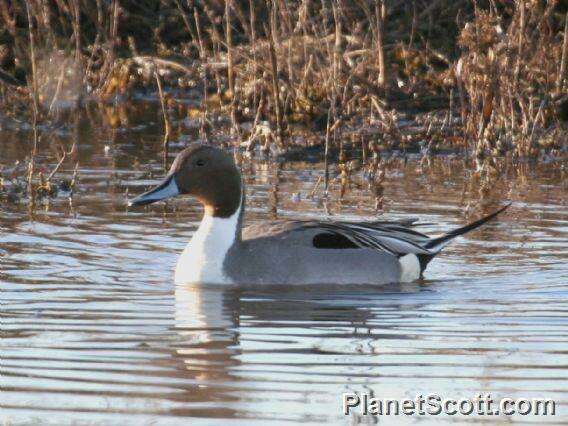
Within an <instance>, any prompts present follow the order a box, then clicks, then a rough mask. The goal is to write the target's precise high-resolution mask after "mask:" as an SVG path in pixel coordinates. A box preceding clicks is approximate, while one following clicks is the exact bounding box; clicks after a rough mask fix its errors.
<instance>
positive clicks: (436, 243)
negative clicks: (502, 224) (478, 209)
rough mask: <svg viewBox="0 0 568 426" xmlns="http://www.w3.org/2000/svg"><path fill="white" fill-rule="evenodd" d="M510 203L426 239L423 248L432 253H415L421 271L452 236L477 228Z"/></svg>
mask: <svg viewBox="0 0 568 426" xmlns="http://www.w3.org/2000/svg"><path fill="white" fill-rule="evenodd" d="M510 205H511V203H509V204H507V205H506V206H505V207H502V208H500V209H499V210H497V211H496V212H493V213H491V214H490V215H487V216H485V217H482V218H481V219H479V220H476V221H475V222H472V223H470V224H468V225H465V226H462V227H461V228H457V229H454V230H453V231H450V232H448V233H447V234H444V235H442V236H441V237H438V238H432V239H431V240H430V241H428V242H427V243H426V244H425V245H424V248H427V249H432V251H433V252H434V253H432V254H418V255H417V256H418V261H419V262H420V269H421V273H422V272H424V270H425V269H426V266H428V263H430V261H431V260H432V259H434V257H435V256H436V255H437V254H438V253H439V252H440V250H442V248H443V247H444V246H445V245H446V244H448V243H449V242H450V241H451V240H453V239H454V238H456V237H458V236H460V235H463V234H465V233H466V232H469V231H472V230H474V229H475V228H479V227H480V226H481V225H483V224H484V223H486V222H488V221H490V220H491V219H493V218H494V217H495V216H497V215H498V214H499V213H501V212H503V211H504V210H506V209H507V207H509V206H510Z"/></svg>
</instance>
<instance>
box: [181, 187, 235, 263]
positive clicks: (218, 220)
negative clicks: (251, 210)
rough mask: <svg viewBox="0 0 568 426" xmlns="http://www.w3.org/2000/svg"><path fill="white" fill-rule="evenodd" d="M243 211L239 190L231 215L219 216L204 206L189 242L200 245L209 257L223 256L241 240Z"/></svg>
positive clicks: (212, 209)
mask: <svg viewBox="0 0 568 426" xmlns="http://www.w3.org/2000/svg"><path fill="white" fill-rule="evenodd" d="M244 209H245V196H244V190H241V196H240V202H239V204H238V206H237V208H236V209H234V210H233V212H232V213H230V214H228V215H225V216H219V215H217V214H215V213H216V209H215V208H212V207H211V206H205V214H204V215H203V218H202V219H201V223H200V224H199V227H198V228H197V231H195V233H194V234H193V238H192V239H191V242H192V243H194V244H198V245H201V246H202V247H203V249H204V250H205V251H207V252H209V253H210V254H211V255H214V253H219V254H222V255H224V254H225V253H226V252H227V251H228V250H229V248H231V246H232V245H233V244H234V243H236V242H239V241H240V240H241V228H242V218H243V214H244Z"/></svg>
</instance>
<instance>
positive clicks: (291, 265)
mask: <svg viewBox="0 0 568 426" xmlns="http://www.w3.org/2000/svg"><path fill="white" fill-rule="evenodd" d="M178 195H189V196H192V197H194V198H196V199H197V200H198V201H199V202H200V203H201V204H202V205H203V206H204V213H203V217H202V219H201V222H200V224H199V226H198V228H197V230H196V231H195V232H194V234H193V236H192V238H191V240H190V241H189V243H188V244H187V246H186V247H185V249H184V250H183V252H182V253H181V255H180V256H179V258H178V262H177V266H176V268H175V283H176V284H221V285H226V284H229V285H234V284H237V285H240V284H244V285H265V284H275V285H292V284H300V285H308V284H388V283H406V282H412V281H415V280H418V279H420V278H422V277H423V274H424V271H425V269H426V267H427V266H428V264H429V262H430V261H431V260H432V259H433V258H434V257H435V256H436V255H438V254H439V253H440V252H441V250H442V249H443V248H444V247H445V246H446V245H447V244H448V243H449V242H451V241H452V240H453V239H455V238H456V237H458V236H460V235H463V234H465V233H466V232H469V231H472V230H474V229H476V228H478V227H480V226H481V225H483V224H485V223H487V222H488V221H489V220H491V219H493V218H494V217H496V216H497V215H498V214H500V213H501V212H503V211H504V210H505V209H506V208H507V207H508V206H509V205H506V206H505V207H502V208H500V209H499V210H497V211H495V212H493V213H491V214H489V215H487V216H485V217H482V218H481V219H479V220H477V221H475V222H472V223H469V224H468V225H465V226H462V227H459V228H456V229H453V230H450V231H449V232H446V233H444V234H443V235H441V236H437V237H430V236H428V235H425V234H423V233H421V232H419V231H417V230H416V229H415V226H416V220H398V221H330V220H284V221H282V220H280V221H269V222H263V223H257V224H254V225H251V226H247V227H243V216H244V213H245V186H244V182H243V179H242V177H241V173H240V171H239V169H238V168H237V166H236V164H235V162H234V160H233V156H231V155H230V154H229V153H228V152H226V151H224V150H223V149H221V148H217V147H215V146H211V145H197V146H190V147H188V148H185V149H184V150H182V151H181V152H180V153H179V154H178V155H177V156H176V158H175V160H174V162H173V163H172V165H171V168H170V170H169V172H168V173H167V175H166V176H165V178H164V179H163V180H162V181H161V183H159V184H158V185H157V186H156V187H154V188H153V189H151V190H149V191H147V192H144V193H143V194H141V195H139V196H137V197H135V198H133V199H132V200H130V202H129V203H128V205H129V206H130V207H135V206H143V205H148V204H152V203H155V202H158V201H162V200H166V199H168V198H172V197H176V196H178Z"/></svg>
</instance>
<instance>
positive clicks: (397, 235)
mask: <svg viewBox="0 0 568 426" xmlns="http://www.w3.org/2000/svg"><path fill="white" fill-rule="evenodd" d="M414 222H415V220H404V221H380V222H327V221H283V222H270V223H264V224H262V225H256V226H255V225H253V226H250V227H247V228H245V229H244V230H243V239H245V240H246V239H251V238H265V237H272V238H274V237H280V238H282V239H291V240H293V241H294V242H295V243H296V244H298V243H304V244H310V245H311V246H313V247H315V248H320V249H342V248H370V249H373V250H378V251H382V252H387V253H390V254H393V255H395V256H404V255H406V254H409V253H414V254H425V255H432V254H433V253H434V252H433V251H432V250H429V249H427V248H425V247H424V244H425V243H426V242H428V241H430V238H429V237H428V236H427V235H424V234H422V233H420V232H418V231H416V230H414V229H411V228H410V226H412V225H413V224H414ZM290 242H291V241H290Z"/></svg>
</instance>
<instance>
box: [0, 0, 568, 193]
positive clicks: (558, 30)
mask: <svg viewBox="0 0 568 426" xmlns="http://www.w3.org/2000/svg"><path fill="white" fill-rule="evenodd" d="M566 16H567V5H566V2H563V1H555V0H548V1H547V0H540V1H536V0H488V1H482V0H458V1H451V2H450V1H422V0H414V1H411V2H407V1H394V0H391V1H388V0H375V1H366V0H363V1H356V2H344V1H341V0H330V1H311V0H304V1H291V2H285V1H279V0H272V1H257V0H248V1H244V0H243V1H237V0H227V1H215V0H192V1H189V0H188V1H183V0H144V1H140V2H138V1H136V2H134V1H126V0H124V1H120V0H112V1H108V2H106V1H102V0H97V1H84V0H37V1H31V2H28V1H18V0H15V1H8V0H1V1H0V23H1V26H0V94H1V100H0V105H1V108H2V110H1V114H0V125H1V126H2V128H5V129H14V128H23V127H26V126H29V128H30V129H31V134H30V143H29V144H28V145H29V147H28V148H29V155H28V158H27V159H26V160H25V162H22V163H20V164H19V165H6V164H5V165H3V166H4V168H5V169H7V170H8V172H9V173H12V175H13V170H22V171H23V174H22V173H17V175H18V177H19V178H20V179H22V180H23V181H25V184H24V183H23V182H22V184H21V186H22V187H23V190H24V192H25V194H26V198H28V199H31V200H34V199H35V197H36V195H37V196H39V197H42V196H45V195H49V194H54V193H55V190H54V187H56V186H57V185H60V184H61V182H59V183H58V184H57V185H54V184H52V182H51V181H52V180H53V179H54V178H55V176H56V175H57V171H58V170H60V169H62V168H66V169H73V168H75V167H76V165H77V164H76V155H75V154H76V151H77V149H78V148H77V146H75V145H71V146H64V145H60V146H58V147H56V148H53V147H52V149H50V150H49V149H48V148H47V145H49V143H48V142H47V141H48V140H50V139H53V135H54V134H56V133H57V132H58V131H60V130H61V129H62V128H66V129H70V131H73V129H76V128H77V126H79V124H78V118H77V117H78V115H79V114H80V113H79V112H78V111H79V110H87V109H88V110H91V111H92V110H94V109H97V110H99V111H102V114H101V113H100V112H99V113H97V114H96V115H97V116H98V117H101V116H103V117H105V118H106V119H107V121H106V122H104V123H101V124H104V125H108V126H109V127H110V128H115V129H118V128H121V127H125V126H127V125H128V123H127V120H128V118H127V117H126V116H125V115H124V111H125V110H128V109H129V108H131V107H129V104H132V103H133V101H134V100H140V99H141V98H143V99H146V100H148V101H150V102H157V103H159V105H160V108H159V109H158V110H157V116H156V119H160V120H161V121H162V122H163V163H164V166H167V163H168V151H169V150H170V149H176V147H177V146H179V145H180V142H182V144H183V142H184V141H183V140H180V139H183V138H180V135H181V134H182V133H183V131H180V129H179V125H178V124H177V123H186V124H188V123H189V126H190V127H191V128H193V129H197V130H198V134H197V135H196V137H195V139H198V140H200V141H202V142H206V143H221V144H225V145H226V146H234V147H238V148H239V151H240V152H244V153H245V154H246V155H267V156H272V157H280V156H286V158H288V159H290V158H292V157H294V156H295V157H296V158H302V157H303V156H305V155H307V154H306V153H307V152H310V153H313V152H319V153H320V156H321V158H325V160H326V170H327V169H328V167H329V166H330V164H332V165H333V166H334V167H335V168H336V170H337V172H338V173H339V174H340V175H341V176H340V179H342V180H343V181H346V180H349V179H350V178H351V176H352V175H353V174H358V173H363V175H365V176H366V177H368V180H369V182H370V187H377V186H378V187H380V186H381V185H382V182H383V180H384V174H385V171H386V169H388V167H389V164H390V163H389V161H390V159H391V158H392V157H393V153H394V154H395V156H401V157H405V156H406V155H407V154H408V153H416V152H418V153H420V155H421V156H422V157H423V159H424V161H428V158H429V157H431V156H432V155H435V154H437V153H443V154H447V153H455V154H458V155H459V156H460V157H462V158H463V159H464V165H465V167H466V168H468V169H470V170H472V174H471V177H472V179H475V180H477V182H475V185H476V186H477V187H478V188H479V198H484V197H487V196H488V195H489V193H490V192H491V188H492V187H493V186H494V182H495V181H496V180H497V179H499V177H500V176H502V175H503V174H504V173H505V174H506V173H510V172H511V171H514V170H516V169H518V168H519V167H521V166H520V165H521V164H524V163H526V162H532V163H533V164H534V163H542V164H544V163H546V164H550V167H553V168H556V169H557V172H558V173H559V174H561V175H562V176H565V174H566V169H565V160H566V157H567V155H568V154H567V149H568V148H567V140H568V131H567V120H568V96H567V93H566V92H567V90H566V89H567V79H566V73H567V61H568V23H567V22H568V21H567V19H566ZM91 116H92V115H91ZM180 117H181V118H182V120H179V118H180ZM183 119H185V120H183ZM75 131H76V130H75ZM172 147H173V148H172ZM38 156H39V157H38ZM38 158H39V160H38ZM37 161H40V162H43V163H42V165H37V164H36V162H37ZM8 172H7V171H6V170H4V172H3V177H4V178H5V179H7V178H9V177H10V175H9V173H8ZM75 181H76V180H74V179H71V180H70V181H69V182H65V183H64V186H65V187H67V186H70V189H72V188H73V185H74V184H75ZM328 186H329V173H327V172H326V176H325V179H324V182H323V184H322V185H321V187H322V188H323V189H325V190H327V189H328ZM6 191H7V190H4V199H6V198H10V197H12V198H13V195H10V194H7V192H6ZM8 192H9V191H8ZM379 192H380V189H379Z"/></svg>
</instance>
